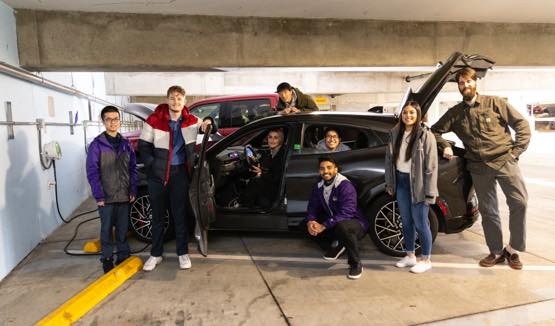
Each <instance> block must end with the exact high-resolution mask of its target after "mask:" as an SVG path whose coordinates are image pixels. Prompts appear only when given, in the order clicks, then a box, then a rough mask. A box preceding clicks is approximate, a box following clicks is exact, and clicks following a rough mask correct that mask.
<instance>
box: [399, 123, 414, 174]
mask: <svg viewBox="0 0 555 326" xmlns="http://www.w3.org/2000/svg"><path fill="white" fill-rule="evenodd" d="M410 135H411V134H410V131H405V133H404V134H403V140H402V141H401V148H399V156H397V162H396V166H397V171H399V172H403V173H410V166H411V163H412V159H411V158H409V160H408V161H405V154H406V152H407V146H408V145H409V142H410Z"/></svg>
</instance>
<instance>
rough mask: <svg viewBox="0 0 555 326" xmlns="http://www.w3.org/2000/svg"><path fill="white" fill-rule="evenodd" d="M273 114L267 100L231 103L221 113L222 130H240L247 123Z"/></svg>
mask: <svg viewBox="0 0 555 326" xmlns="http://www.w3.org/2000/svg"><path fill="white" fill-rule="evenodd" d="M272 114H273V110H272V107H271V104H270V100H269V99H258V100H244V101H233V102H231V104H230V106H229V108H227V109H225V110H223V111H222V117H221V126H222V128H240V127H242V126H244V125H246V124H247V123H249V122H252V121H254V120H257V119H260V118H264V117H267V116H269V115H272Z"/></svg>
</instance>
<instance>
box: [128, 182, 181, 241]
mask: <svg viewBox="0 0 555 326" xmlns="http://www.w3.org/2000/svg"><path fill="white" fill-rule="evenodd" d="M151 222H152V208H150V196H149V195H148V191H147V188H146V187H145V188H139V194H138V195H137V198H136V199H135V201H134V202H133V204H132V205H131V208H130V209H129V228H130V229H131V231H133V234H135V237H136V238H137V239H139V240H140V241H142V242H146V243H151V242H152V225H151ZM174 237H175V232H174V231H173V221H170V214H169V212H167V211H166V216H164V240H170V239H172V238H174Z"/></svg>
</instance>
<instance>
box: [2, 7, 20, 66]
mask: <svg viewBox="0 0 555 326" xmlns="http://www.w3.org/2000/svg"><path fill="white" fill-rule="evenodd" d="M0 61H3V62H6V63H9V64H11V65H14V66H17V65H19V57H18V55H17V35H16V33H15V16H14V12H13V10H12V8H10V7H8V6H7V5H6V4H5V3H4V2H2V1H0Z"/></svg>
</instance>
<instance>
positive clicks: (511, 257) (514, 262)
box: [503, 248, 522, 270]
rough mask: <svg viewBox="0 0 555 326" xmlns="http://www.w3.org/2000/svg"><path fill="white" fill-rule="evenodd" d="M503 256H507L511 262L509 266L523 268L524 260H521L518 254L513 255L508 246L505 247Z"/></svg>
mask: <svg viewBox="0 0 555 326" xmlns="http://www.w3.org/2000/svg"><path fill="white" fill-rule="evenodd" d="M503 256H505V258H507V263H509V267H511V268H512V269H518V270H521V269H522V262H521V261H520V258H519V257H518V254H512V255H511V254H510V253H509V252H508V251H507V249H506V248H503Z"/></svg>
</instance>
